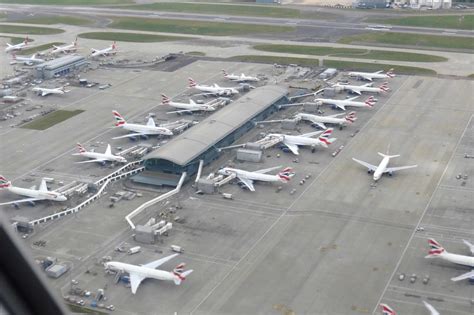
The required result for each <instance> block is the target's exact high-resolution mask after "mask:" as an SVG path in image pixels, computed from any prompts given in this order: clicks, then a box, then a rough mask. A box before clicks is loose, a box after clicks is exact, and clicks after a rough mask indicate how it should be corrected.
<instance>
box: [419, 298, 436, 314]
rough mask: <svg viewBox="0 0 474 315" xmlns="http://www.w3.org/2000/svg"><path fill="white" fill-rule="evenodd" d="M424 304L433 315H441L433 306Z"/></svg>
mask: <svg viewBox="0 0 474 315" xmlns="http://www.w3.org/2000/svg"><path fill="white" fill-rule="evenodd" d="M423 304H425V307H426V308H427V309H428V310H429V311H430V314H431V315H439V312H438V311H437V310H436V309H435V308H434V307H433V305H431V304H428V303H426V302H425V301H423Z"/></svg>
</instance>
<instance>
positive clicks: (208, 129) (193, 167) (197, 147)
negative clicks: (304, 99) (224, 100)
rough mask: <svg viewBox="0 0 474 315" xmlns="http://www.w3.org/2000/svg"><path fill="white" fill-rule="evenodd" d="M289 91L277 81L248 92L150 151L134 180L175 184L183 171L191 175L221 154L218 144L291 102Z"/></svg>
mask: <svg viewBox="0 0 474 315" xmlns="http://www.w3.org/2000/svg"><path fill="white" fill-rule="evenodd" d="M287 94H288V91H287V90H286V89H285V88H283V87H280V86H275V85H271V86H263V87H259V88H257V89H255V90H253V91H251V92H249V93H247V94H246V95H244V96H242V97H240V98H239V99H238V100H236V101H234V102H233V103H231V104H230V105H227V106H226V107H224V108H222V109H220V110H219V111H217V112H215V113H214V114H212V115H211V116H209V117H207V118H206V119H204V120H203V121H201V122H200V123H199V124H197V125H196V126H193V127H192V128H190V129H188V130H187V131H185V132H184V133H182V134H180V135H179V136H177V137H175V138H173V139H172V140H170V142H168V143H167V144H166V145H165V146H163V147H161V148H158V149H157V150H156V151H154V152H151V153H149V154H148V155H146V156H145V157H144V164H145V170H146V171H145V172H143V173H141V174H139V175H137V176H135V177H134V178H133V180H134V181H135V182H139V183H144V184H154V185H168V186H174V185H175V184H176V183H177V182H178V180H179V176H180V175H181V174H182V173H183V172H187V174H188V178H189V177H190V176H192V175H194V174H195V173H196V172H197V170H198V166H199V161H200V160H203V162H204V165H207V164H209V163H211V162H212V161H213V160H215V159H217V158H218V157H219V151H218V148H221V147H225V146H228V145H230V144H232V143H234V142H235V141H236V140H237V139H239V138H240V137H241V136H242V135H243V134H245V133H246V132H248V131H249V130H250V129H252V128H253V127H254V126H255V124H254V122H256V121H261V120H265V119H266V118H267V117H268V116H270V115H271V114H273V113H274V112H276V111H278V105H281V104H285V103H288V99H287V97H286V96H287Z"/></svg>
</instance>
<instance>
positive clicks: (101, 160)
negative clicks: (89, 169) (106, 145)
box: [76, 159, 108, 164]
mask: <svg viewBox="0 0 474 315" xmlns="http://www.w3.org/2000/svg"><path fill="white" fill-rule="evenodd" d="M107 161H108V160H107V159H94V160H87V161H81V162H76V163H77V164H84V163H93V162H97V163H101V162H107Z"/></svg>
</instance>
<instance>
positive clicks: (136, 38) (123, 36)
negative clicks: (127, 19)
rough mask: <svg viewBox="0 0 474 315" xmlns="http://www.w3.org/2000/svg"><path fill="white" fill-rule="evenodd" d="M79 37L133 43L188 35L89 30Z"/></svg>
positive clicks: (165, 40)
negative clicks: (89, 31)
mask: <svg viewBox="0 0 474 315" xmlns="http://www.w3.org/2000/svg"><path fill="white" fill-rule="evenodd" d="M78 36H79V37H81V38H88V39H100V40H111V41H112V40H117V39H118V40H120V41H121V42H134V43H155V42H167V41H177V40H188V39H190V37H184V36H167V35H153V34H137V33H119V32H91V33H82V34H79V35H78Z"/></svg>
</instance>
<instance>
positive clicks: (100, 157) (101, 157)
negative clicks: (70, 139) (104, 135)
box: [73, 143, 127, 164]
mask: <svg viewBox="0 0 474 315" xmlns="http://www.w3.org/2000/svg"><path fill="white" fill-rule="evenodd" d="M77 149H78V150H79V153H74V154H73V155H80V156H84V157H87V158H90V159H92V160H87V161H82V162H76V163H78V164H82V163H91V162H98V163H102V164H105V162H107V161H110V162H119V163H127V160H126V159H125V158H124V157H122V156H119V155H113V154H112V150H111V148H110V144H107V149H106V150H105V153H97V152H94V151H87V150H86V149H85V148H84V147H83V146H82V144H80V143H78V144H77Z"/></svg>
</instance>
